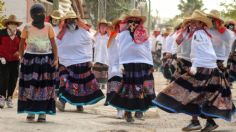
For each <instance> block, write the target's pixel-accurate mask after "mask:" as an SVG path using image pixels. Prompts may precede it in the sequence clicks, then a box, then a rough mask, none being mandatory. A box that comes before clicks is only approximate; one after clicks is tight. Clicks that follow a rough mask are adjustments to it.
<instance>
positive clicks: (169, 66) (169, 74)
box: [161, 54, 177, 80]
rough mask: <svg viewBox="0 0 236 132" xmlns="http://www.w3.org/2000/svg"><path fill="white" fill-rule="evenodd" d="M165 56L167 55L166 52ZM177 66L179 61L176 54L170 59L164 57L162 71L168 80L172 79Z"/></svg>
mask: <svg viewBox="0 0 236 132" xmlns="http://www.w3.org/2000/svg"><path fill="white" fill-rule="evenodd" d="M163 56H165V54H164V55H163ZM176 67H177V63H176V57H175V56H172V57H171V58H168V59H162V66H161V72H162V74H163V76H164V77H165V78H166V79H167V80H172V78H173V74H174V72H175V70H176Z"/></svg>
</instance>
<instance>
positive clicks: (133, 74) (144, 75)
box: [108, 63, 156, 112]
mask: <svg viewBox="0 0 236 132" xmlns="http://www.w3.org/2000/svg"><path fill="white" fill-rule="evenodd" d="M151 68H152V66H151V65H148V64H144V63H129V64H124V75H123V82H122V85H121V87H117V88H116V89H117V92H114V94H113V95H112V98H111V100H110V101H109V103H108V104H109V105H111V106H113V107H115V108H117V109H121V110H122V109H123V110H125V111H130V112H131V111H140V112H141V111H142V112H144V111H146V110H148V109H149V108H150V107H152V106H154V105H153V103H152V100H153V99H154V98H155V97H156V95H155V90H154V78H153V74H152V73H150V69H151Z"/></svg>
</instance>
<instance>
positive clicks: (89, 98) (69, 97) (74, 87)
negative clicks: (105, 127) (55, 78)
mask: <svg viewBox="0 0 236 132" xmlns="http://www.w3.org/2000/svg"><path fill="white" fill-rule="evenodd" d="M89 65H90V62H87V63H81V64H76V65H71V66H68V67H65V66H63V65H60V67H59V71H60V90H59V99H60V100H61V101H63V102H68V103H70V104H72V105H76V106H83V105H92V104H95V103H97V102H98V101H100V100H101V99H103V98H104V95H103V93H102V91H101V90H100V89H99V85H98V83H97V81H96V79H95V76H94V74H93V73H92V70H91V67H90V66H89Z"/></svg>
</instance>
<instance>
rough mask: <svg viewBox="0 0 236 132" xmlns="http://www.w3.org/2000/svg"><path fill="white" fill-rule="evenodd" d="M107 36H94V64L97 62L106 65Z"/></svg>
mask: <svg viewBox="0 0 236 132" xmlns="http://www.w3.org/2000/svg"><path fill="white" fill-rule="evenodd" d="M108 39H109V36H108V35H107V34H106V35H101V34H100V33H98V34H97V35H96V36H95V43H94V49H95V50H94V62H99V63H102V64H105V65H108V51H107V42H108Z"/></svg>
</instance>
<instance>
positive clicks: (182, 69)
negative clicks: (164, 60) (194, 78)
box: [172, 58, 192, 81]
mask: <svg viewBox="0 0 236 132" xmlns="http://www.w3.org/2000/svg"><path fill="white" fill-rule="evenodd" d="M191 66H192V63H191V62H189V61H187V60H184V59H181V58H178V59H177V60H176V70H175V72H174V74H173V75H172V81H174V80H176V79H177V78H179V77H180V76H181V75H183V74H185V73H186V72H187V71H189V70H190V67H191Z"/></svg>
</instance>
